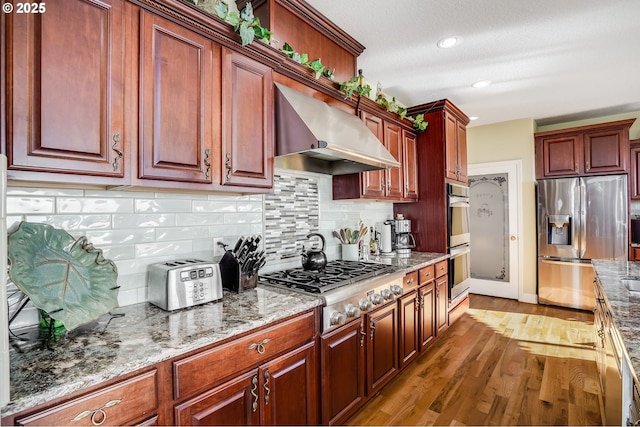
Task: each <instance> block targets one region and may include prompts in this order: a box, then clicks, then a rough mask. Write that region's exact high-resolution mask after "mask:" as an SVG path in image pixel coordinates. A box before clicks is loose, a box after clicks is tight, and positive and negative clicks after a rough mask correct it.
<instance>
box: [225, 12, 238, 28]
mask: <svg viewBox="0 0 640 427" xmlns="http://www.w3.org/2000/svg"><path fill="white" fill-rule="evenodd" d="M225 21H227V22H228V23H229V24H231V25H233V28H235V30H236V31H238V26H239V25H240V14H238V12H236V11H235V10H234V11H232V12H229V13H228V14H227V17H226V18H225Z"/></svg>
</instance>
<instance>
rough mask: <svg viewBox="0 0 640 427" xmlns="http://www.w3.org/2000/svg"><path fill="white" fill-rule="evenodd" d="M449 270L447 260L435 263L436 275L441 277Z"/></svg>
mask: <svg viewBox="0 0 640 427" xmlns="http://www.w3.org/2000/svg"><path fill="white" fill-rule="evenodd" d="M448 271H449V260H448V259H445V260H444V261H440V262H438V263H436V277H442V276H444V275H445V274H447V273H448Z"/></svg>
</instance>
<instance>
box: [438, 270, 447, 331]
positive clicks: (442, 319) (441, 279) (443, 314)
mask: <svg viewBox="0 0 640 427" xmlns="http://www.w3.org/2000/svg"><path fill="white" fill-rule="evenodd" d="M448 266H449V261H448V260H444V261H440V262H438V263H437V264H436V267H435V275H436V279H435V292H436V302H435V305H436V336H437V335H440V334H441V333H443V332H444V331H445V330H446V329H447V328H449V276H448V275H447V273H448Z"/></svg>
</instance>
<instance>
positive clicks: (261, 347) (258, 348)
mask: <svg viewBox="0 0 640 427" xmlns="http://www.w3.org/2000/svg"><path fill="white" fill-rule="evenodd" d="M269 341H271V338H265V339H263V340H262V341H261V342H259V343H255V342H254V343H252V344H251V345H250V346H249V350H254V349H255V350H256V351H257V352H258V354H264V352H265V351H266V349H265V347H264V345H265V344H266V343H268V342H269Z"/></svg>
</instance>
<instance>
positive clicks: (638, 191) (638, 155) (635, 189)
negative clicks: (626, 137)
mask: <svg viewBox="0 0 640 427" xmlns="http://www.w3.org/2000/svg"><path fill="white" fill-rule="evenodd" d="M635 141H638V142H640V140H634V142H635ZM630 152H631V170H630V173H629V191H630V194H631V200H640V144H633V145H632V146H631V150H630Z"/></svg>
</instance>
